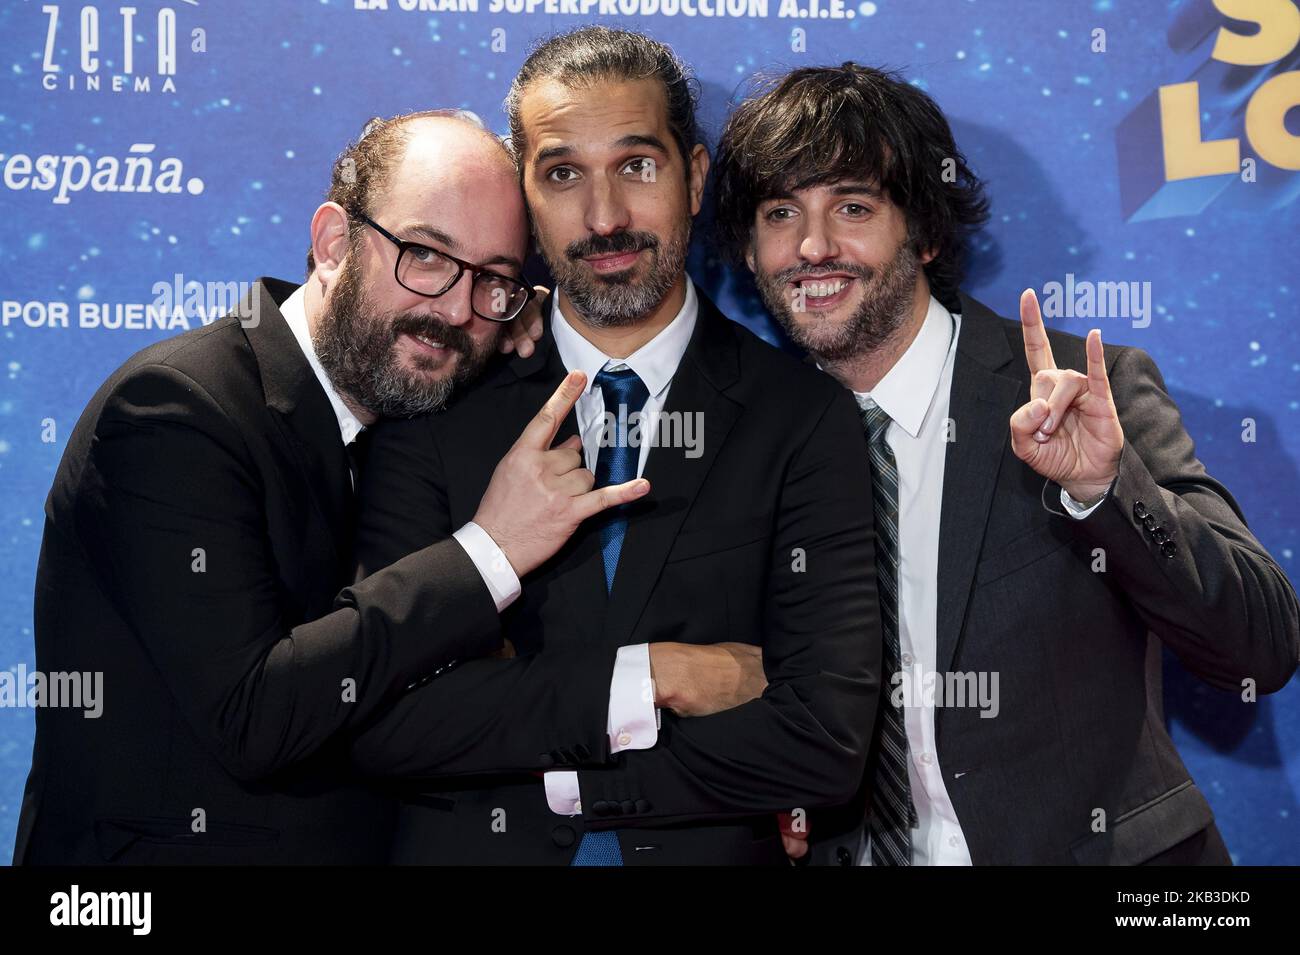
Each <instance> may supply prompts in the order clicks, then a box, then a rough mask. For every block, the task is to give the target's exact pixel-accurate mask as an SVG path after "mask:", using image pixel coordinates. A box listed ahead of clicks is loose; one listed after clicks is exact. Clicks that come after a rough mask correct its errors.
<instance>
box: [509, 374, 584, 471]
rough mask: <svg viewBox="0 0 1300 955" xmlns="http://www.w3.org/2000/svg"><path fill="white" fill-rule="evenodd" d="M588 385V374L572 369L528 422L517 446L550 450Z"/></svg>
mask: <svg viewBox="0 0 1300 955" xmlns="http://www.w3.org/2000/svg"><path fill="white" fill-rule="evenodd" d="M586 387H587V376H586V375H585V374H583V373H582V372H580V371H571V372H569V373H568V374H567V375H565V376H564V380H563V381H562V382H560V387H558V388H556V389H555V394H553V395H551V397H549V398H547V399H546V404H544V405H542V409H541V410H540V411H538V412H537V414H536V415H535V416H534V417H533V420H532V421H530V422H528V425H527V427H525V428H524V430H523V433H522V434H520V435H519V440H518V441H516V442H515V446H516V447H527V448H534V449H536V450H538V451H546V450H549V449H550V447H551V442H552V441H554V440H555V434H556V432H557V431H559V430H560V425H561V424H562V423H563V421H564V419H565V416H566V415H568V413H569V411H570V409H572V408H573V405H574V402H576V401H577V400H578V396H579V395H581V394H582V391H583V389H584V388H586Z"/></svg>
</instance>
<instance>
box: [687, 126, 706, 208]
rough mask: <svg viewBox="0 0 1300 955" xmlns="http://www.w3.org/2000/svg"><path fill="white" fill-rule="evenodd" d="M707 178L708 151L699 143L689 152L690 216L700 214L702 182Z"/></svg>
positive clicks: (702, 195)
mask: <svg viewBox="0 0 1300 955" xmlns="http://www.w3.org/2000/svg"><path fill="white" fill-rule="evenodd" d="M708 178H709V151H708V150H707V149H705V148H704V146H703V145H701V144H700V143H696V144H695V148H694V149H692V150H691V182H690V193H691V215H693V216H697V215H699V214H700V207H701V206H702V205H703V204H704V182H705V180H706V179H708Z"/></svg>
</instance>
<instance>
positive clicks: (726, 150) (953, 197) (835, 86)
mask: <svg viewBox="0 0 1300 955" xmlns="http://www.w3.org/2000/svg"><path fill="white" fill-rule="evenodd" d="M715 169H716V177H717V178H716V179H715V183H714V199H715V216H716V218H715V223H716V229H717V233H718V238H719V241H720V242H721V244H722V247H723V248H724V250H725V251H726V252H727V253H728V254H729V255H730V256H731V257H732V259H733V260H736V261H743V259H744V255H745V252H746V251H747V250H748V249H749V246H750V241H751V237H752V234H753V228H754V216H755V214H756V212H757V210H758V206H759V204H760V203H761V202H763V201H764V200H766V199H768V198H770V197H772V196H775V195H782V194H785V193H790V192H793V191H795V190H796V189H803V188H807V187H809V186H818V185H826V184H828V183H833V182H839V181H843V180H852V179H863V178H865V179H866V180H867V181H869V182H872V183H874V184H877V185H878V186H879V187H880V188H881V189H883V190H884V192H885V194H886V195H887V196H888V197H889V199H890V201H892V202H893V203H894V204H895V205H897V206H898V207H899V208H900V209H901V210H902V211H903V213H904V215H905V216H906V218H907V224H908V237H909V240H910V241H912V242H914V243H915V247H916V251H917V252H918V253H920V252H922V251H924V250H927V249H933V250H934V251H935V257H934V259H933V260H932V261H931V262H930V263H929V264H928V265H927V266H926V267H925V271H926V275H927V277H928V278H929V281H930V286H931V288H932V290H933V291H934V295H935V297H936V298H938V299H939V300H940V301H945V302H951V301H953V300H955V298H956V292H957V287H958V285H959V284H960V282H961V276H962V263H963V259H964V258H965V253H966V246H967V241H968V239H969V237H970V235H971V234H972V233H974V232H975V231H976V230H977V229H978V228H979V226H980V225H981V224H982V223H983V222H984V221H985V220H986V219H987V218H988V200H987V199H986V198H985V197H984V185H983V183H982V182H981V181H980V180H979V178H978V177H976V175H975V174H974V173H973V172H972V171H971V170H970V168H969V167H968V166H967V165H966V160H965V157H963V156H962V154H961V152H960V151H959V150H958V149H957V145H956V143H955V142H954V141H953V136H952V130H951V129H950V128H949V126H948V121H947V119H945V118H944V115H943V112H942V111H941V110H940V109H939V107H938V105H936V103H935V102H934V100H932V99H931V98H930V97H929V96H928V95H926V94H925V92H923V91H922V90H920V89H918V88H917V87H915V86H913V85H911V84H909V83H906V82H904V81H903V79H902V78H901V77H900V76H899V75H898V74H897V73H892V72H887V71H883V70H877V69H872V68H871V67H866V66H859V65H858V64H856V63H852V62H848V63H845V64H844V65H842V66H838V67H807V68H804V69H798V70H794V71H793V72H791V73H787V74H786V75H785V76H783V77H777V78H775V79H771V80H763V79H760V80H759V81H758V85H757V86H756V88H755V91H754V94H753V95H751V97H750V98H748V99H746V100H745V101H744V102H742V103H741V104H740V105H739V106H737V107H736V109H735V110H734V111H733V112H732V114H731V117H730V118H729V119H728V120H727V124H726V127H725V129H724V130H723V133H722V138H721V140H720V141H719V143H718V154H717V163H716V165H715Z"/></svg>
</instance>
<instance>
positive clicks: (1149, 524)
mask: <svg viewBox="0 0 1300 955" xmlns="http://www.w3.org/2000/svg"><path fill="white" fill-rule="evenodd" d="M1142 526H1143V527H1145V528H1146V529H1147V533H1148V534H1150V533H1151V532H1152V531H1154V530H1155V529H1156V518H1155V515H1154V514H1148V515H1147V516H1146V517H1144V518H1142Z"/></svg>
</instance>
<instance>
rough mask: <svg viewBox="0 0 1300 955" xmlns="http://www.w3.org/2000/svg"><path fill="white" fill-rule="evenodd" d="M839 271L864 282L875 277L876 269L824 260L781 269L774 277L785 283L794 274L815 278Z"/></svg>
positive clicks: (788, 281) (792, 277)
mask: <svg viewBox="0 0 1300 955" xmlns="http://www.w3.org/2000/svg"><path fill="white" fill-rule="evenodd" d="M840 273H847V274H849V275H853V276H856V277H857V278H860V279H862V281H864V282H870V281H871V280H872V279H873V278H875V275H876V270H875V269H873V268H871V267H870V266H867V265H856V264H854V263H850V262H831V263H825V262H824V263H822V264H821V265H818V266H816V267H815V268H801V267H799V266H795V267H792V268H788V269H782V270H781V271H780V272H778V273H776V275H775V276H774V279H775V281H776V282H778V283H780V284H782V285H786V284H789V283H790V282H791V281H793V280H794V277H795V276H796V275H802V276H806V277H808V278H814V279H815V278H817V277H818V276H819V275H836V274H840Z"/></svg>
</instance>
